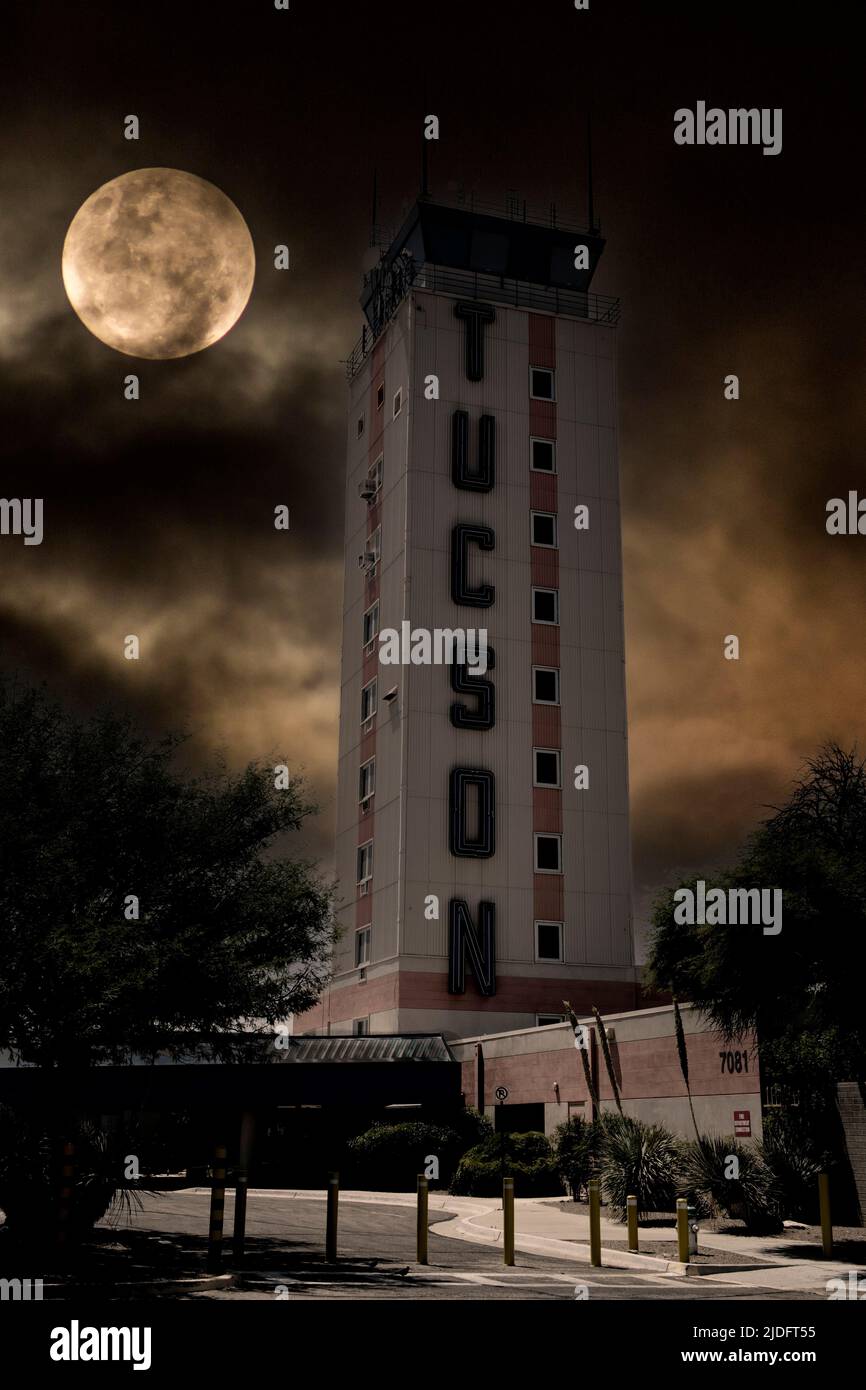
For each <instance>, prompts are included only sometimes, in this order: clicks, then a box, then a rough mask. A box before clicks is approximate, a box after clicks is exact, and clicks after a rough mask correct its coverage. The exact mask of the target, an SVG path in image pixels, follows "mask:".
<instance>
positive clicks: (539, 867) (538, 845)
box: [535, 835, 562, 874]
mask: <svg viewBox="0 0 866 1390" xmlns="http://www.w3.org/2000/svg"><path fill="white" fill-rule="evenodd" d="M535 870H536V873H540V874H561V873H562V836H561V835H536V836H535Z"/></svg>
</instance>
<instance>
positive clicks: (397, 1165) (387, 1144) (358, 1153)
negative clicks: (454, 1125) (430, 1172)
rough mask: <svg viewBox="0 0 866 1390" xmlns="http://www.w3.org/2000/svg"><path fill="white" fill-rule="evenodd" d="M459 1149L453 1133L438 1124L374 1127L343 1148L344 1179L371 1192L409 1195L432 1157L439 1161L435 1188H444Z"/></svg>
mask: <svg viewBox="0 0 866 1390" xmlns="http://www.w3.org/2000/svg"><path fill="white" fill-rule="evenodd" d="M463 1147H464V1145H462V1144H461V1141H460V1136H459V1135H458V1134H457V1132H456V1131H455V1130H453V1129H450V1128H446V1127H445V1126H442V1125H430V1124H424V1123H422V1122H419V1121H417V1120H416V1121H408V1120H407V1121H403V1122H401V1123H398V1124H395V1125H387V1124H374V1125H371V1127H370V1128H369V1129H368V1130H367V1131H366V1132H365V1133H364V1134H359V1135H358V1136H357V1137H356V1138H355V1139H350V1140H349V1142H348V1144H347V1145H346V1151H347V1155H348V1165H349V1171H348V1174H347V1177H348V1179H349V1181H350V1183H351V1184H353V1185H357V1186H358V1187H362V1188H366V1189H368V1190H370V1191H372V1192H413V1191H414V1190H415V1185H416V1181H417V1177H418V1174H419V1173H423V1172H424V1168H425V1162H426V1159H427V1157H428V1155H431V1154H432V1155H435V1157H436V1158H437V1159H438V1160H439V1179H438V1185H440V1186H441V1185H443V1184H445V1185H447V1183H448V1181H449V1179H450V1177H451V1174H452V1173H453V1171H454V1168H455V1166H456V1163H457V1160H458V1158H459V1156H460V1153H461V1151H462V1149H463ZM434 1182H435V1180H433V1179H431V1183H434Z"/></svg>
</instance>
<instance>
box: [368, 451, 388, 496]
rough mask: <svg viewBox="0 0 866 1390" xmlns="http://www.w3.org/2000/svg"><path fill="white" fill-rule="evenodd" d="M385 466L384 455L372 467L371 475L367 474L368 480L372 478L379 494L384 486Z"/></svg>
mask: <svg viewBox="0 0 866 1390" xmlns="http://www.w3.org/2000/svg"><path fill="white" fill-rule="evenodd" d="M384 464H385V456H384V454H380V455H379V457H378V458H377V459H376V462H375V463H374V464H373V465H372V466H371V468H370V471H369V473H368V474H367V476H368V478H370V480H371V482H372V483H373V485H374V486H375V488H376V491H377V492H378V491H379V488H380V487H381V486H382V470H383V468H384Z"/></svg>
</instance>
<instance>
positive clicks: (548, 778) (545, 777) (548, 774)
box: [532, 748, 560, 787]
mask: <svg viewBox="0 0 866 1390" xmlns="http://www.w3.org/2000/svg"><path fill="white" fill-rule="evenodd" d="M532 757H533V762H534V764H535V767H534V782H533V785H534V786H536V787H558V786H559V785H560V779H559V750H558V749H556V748H533V750H532Z"/></svg>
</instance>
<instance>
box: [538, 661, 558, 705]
mask: <svg viewBox="0 0 866 1390" xmlns="http://www.w3.org/2000/svg"><path fill="white" fill-rule="evenodd" d="M532 699H533V701H534V703H535V704H536V705H558V704H559V671H558V670H557V669H556V667H555V666H533V668H532Z"/></svg>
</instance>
